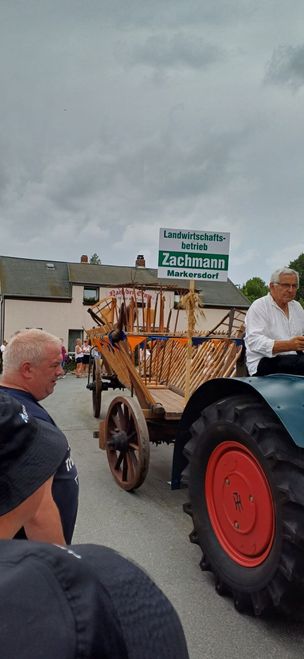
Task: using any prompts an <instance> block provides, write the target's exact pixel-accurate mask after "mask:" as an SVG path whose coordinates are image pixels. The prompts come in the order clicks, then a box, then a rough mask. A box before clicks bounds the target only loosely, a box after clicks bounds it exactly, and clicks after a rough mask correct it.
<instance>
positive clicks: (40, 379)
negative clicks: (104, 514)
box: [0, 329, 79, 544]
mask: <svg viewBox="0 0 304 659" xmlns="http://www.w3.org/2000/svg"><path fill="white" fill-rule="evenodd" d="M61 357H62V355H61V341H60V339H59V338H58V337H57V336H54V335H53V334H49V333H48V332H43V331H42V330H38V329H31V330H24V331H22V332H18V334H15V335H14V336H13V337H12V338H11V339H10V341H9V342H8V344H7V346H6V348H5V352H4V354H3V358H4V359H3V375H2V377H1V379H0V392H1V391H2V392H3V391H4V392H6V393H7V394H9V395H11V396H13V397H14V398H17V400H19V401H20V402H21V403H23V405H25V407H26V409H27V411H28V414H29V415H30V416H34V417H36V418H37V419H42V420H43V421H46V422H47V423H49V424H51V425H52V426H55V427H57V426H56V424H55V422H54V421H53V419H52V418H51V417H50V415H49V414H48V412H47V411H46V410H45V409H44V408H43V407H42V405H40V403H39V401H41V400H43V399H44V398H46V397H47V396H49V395H50V394H51V393H52V392H53V390H54V387H55V385H56V381H57V379H58V377H59V376H60V375H62V368H61ZM78 490H79V487H78V474H77V469H76V467H75V465H74V462H73V460H72V457H71V450H70V447H69V445H68V444H67V448H66V453H65V457H64V459H63V460H62V463H61V465H60V466H59V467H58V469H57V471H56V473H55V476H54V481H53V485H52V492H53V497H54V500H55V502H56V504H57V506H58V509H59V512H60V517H61V522H62V527H63V532H64V537H65V541H66V543H67V544H70V542H71V540H72V536H73V531H74V526H75V522H76V516H77V509H78Z"/></svg>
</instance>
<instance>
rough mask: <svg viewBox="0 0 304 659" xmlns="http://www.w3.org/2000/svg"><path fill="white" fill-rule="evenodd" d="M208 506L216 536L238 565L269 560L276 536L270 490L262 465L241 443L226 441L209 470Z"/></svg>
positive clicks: (212, 455)
mask: <svg viewBox="0 0 304 659" xmlns="http://www.w3.org/2000/svg"><path fill="white" fill-rule="evenodd" d="M205 496H206V504H207V509H208V513H209V518H210V522H211V524H212V527H213V530H214V533H215V535H216V537H217V539H218V541H219V543H220V545H221V546H222V547H223V549H224V551H225V552H226V554H228V556H229V557H230V558H232V559H233V560H234V561H235V562H236V563H238V564H239V565H243V566H245V567H257V566H258V565H261V563H263V561H265V559H266V558H267V556H268V554H269V552H270V550H271V547H272V544H273V539H274V534H275V513H274V504H273V498H272V493H271V489H270V486H269V483H268V480H267V477H266V474H265V472H264V470H263V467H262V465H261V464H260V463H259V462H258V460H257V458H256V457H255V455H254V454H253V453H251V451H250V450H249V449H247V448H246V447H245V446H243V445H242V444H239V443H238V442H223V443H222V444H220V445H219V446H217V447H216V449H214V451H213V452H212V454H211V456H210V458H209V461H208V465H207V471H206V481H205Z"/></svg>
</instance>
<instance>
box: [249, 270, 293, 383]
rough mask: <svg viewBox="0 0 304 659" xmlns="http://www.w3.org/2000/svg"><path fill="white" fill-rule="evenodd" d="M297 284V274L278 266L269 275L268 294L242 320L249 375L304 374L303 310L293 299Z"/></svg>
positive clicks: (257, 301)
mask: <svg viewBox="0 0 304 659" xmlns="http://www.w3.org/2000/svg"><path fill="white" fill-rule="evenodd" d="M298 287H299V275H298V273H297V272H296V271H295V270H292V269H291V268H280V269H279V270H276V271H275V272H274V273H273V274H272V275H271V278H270V284H269V293H268V295H265V296H264V297H261V298H259V299H258V300H255V302H253V303H252V305H251V307H250V308H249V310H248V312H247V315H246V321H245V326H246V334H245V345H246V363H247V368H248V372H249V375H269V374H270V373H293V374H296V375H304V353H303V351H304V336H303V334H304V309H303V308H302V307H301V305H300V304H299V302H296V301H295V299H294V298H295V296H296V292H297V289H298Z"/></svg>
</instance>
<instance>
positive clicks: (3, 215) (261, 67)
mask: <svg viewBox="0 0 304 659" xmlns="http://www.w3.org/2000/svg"><path fill="white" fill-rule="evenodd" d="M303 24H304V2H303V0H289V2H288V1H287V0H81V1H80V0H73V1H72V0H0V76H1V100H0V152H1V159H0V223H1V224H0V229H1V234H0V235H1V248H0V254H2V255H8V256H22V257H27V258H42V259H53V260H63V261H79V260H80V256H81V254H88V256H89V257H90V256H91V255H92V254H93V253H94V252H97V254H98V255H99V256H100V258H101V261H102V262H103V263H106V264H122V265H133V264H134V262H135V259H136V256H137V254H139V253H140V254H144V256H145V259H146V265H147V266H148V267H156V266H157V254H158V240H159V228H160V227H169V228H184V229H201V230H208V231H209V230H212V231H214V230H219V231H225V232H230V233H231V249H230V268H229V276H230V278H231V279H232V281H234V282H235V283H236V284H243V283H244V282H245V281H246V280H247V279H249V278H250V277H252V276H255V275H258V276H260V277H262V278H263V279H265V280H266V281H268V280H269V275H270V273H271V272H272V270H274V269H275V268H276V267H279V266H281V265H286V264H287V265H288V264H289V262H290V260H292V259H294V258H296V257H297V256H298V255H299V254H300V253H302V252H304V222H303V215H304V130H303V123H304V104H303V99H304V33H303Z"/></svg>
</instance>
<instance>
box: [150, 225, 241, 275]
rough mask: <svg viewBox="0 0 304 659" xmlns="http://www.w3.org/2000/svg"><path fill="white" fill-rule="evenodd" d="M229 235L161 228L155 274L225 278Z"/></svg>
mask: <svg viewBox="0 0 304 659" xmlns="http://www.w3.org/2000/svg"><path fill="white" fill-rule="evenodd" d="M229 242H230V234H229V233H221V232H211V231H195V230H194V231H187V230H175V229H160V239H159V253H158V276H159V277H165V278H172V279H176V278H182V279H213V280H217V281H226V280H227V276H228V265H229Z"/></svg>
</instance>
